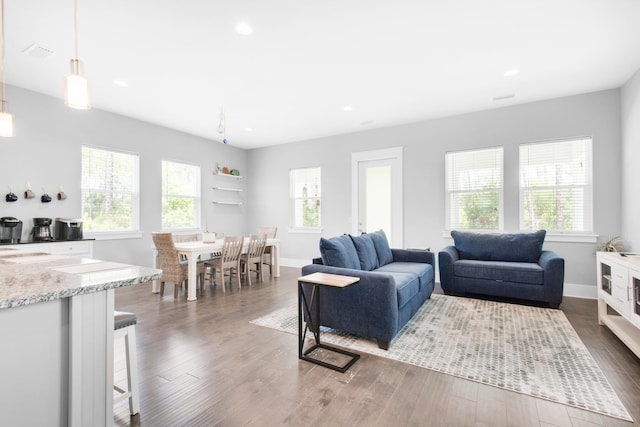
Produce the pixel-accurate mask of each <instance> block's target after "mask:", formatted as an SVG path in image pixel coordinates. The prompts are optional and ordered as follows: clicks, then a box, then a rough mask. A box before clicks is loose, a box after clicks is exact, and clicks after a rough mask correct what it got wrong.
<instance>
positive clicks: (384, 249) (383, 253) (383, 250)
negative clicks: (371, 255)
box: [363, 230, 393, 266]
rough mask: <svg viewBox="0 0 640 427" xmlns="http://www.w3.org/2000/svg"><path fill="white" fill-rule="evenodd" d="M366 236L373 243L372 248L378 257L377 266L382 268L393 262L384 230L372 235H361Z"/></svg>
mask: <svg viewBox="0 0 640 427" xmlns="http://www.w3.org/2000/svg"><path fill="white" fill-rule="evenodd" d="M363 235H366V236H368V237H369V238H370V239H371V240H372V241H373V246H374V247H375V248H376V254H377V255H378V266H383V265H386V264H389V263H390V262H393V254H392V253H391V248H390V247H389V241H388V240H387V235H386V234H385V233H384V230H378V231H374V232H373V233H366V234H363Z"/></svg>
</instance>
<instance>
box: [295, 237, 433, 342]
mask: <svg viewBox="0 0 640 427" xmlns="http://www.w3.org/2000/svg"><path fill="white" fill-rule="evenodd" d="M320 255H321V263H315V264H310V265H306V266H304V267H302V274H303V275H307V274H311V273H315V272H323V273H330V274H341V275H345V276H355V277H359V278H360V281H359V282H357V283H355V284H353V285H351V286H348V287H346V288H344V289H335V288H327V287H321V288H320V289H319V292H320V321H321V324H322V326H327V327H330V328H333V329H336V330H340V331H345V332H349V333H352V334H355V335H359V336H362V337H365V338H371V339H375V340H376V341H377V343H378V347H380V348H382V349H385V350H387V349H388V348H389V344H390V342H391V340H392V339H393V337H395V336H396V334H397V333H398V331H400V329H401V328H402V327H403V326H404V325H405V324H406V323H407V322H408V321H409V319H411V317H413V315H414V314H415V313H416V311H418V309H419V308H420V307H421V306H422V304H423V303H424V302H425V301H426V300H427V299H429V297H430V296H431V293H432V292H433V287H434V274H435V273H434V272H435V257H434V254H433V253H432V252H428V251H422V250H409V249H391V248H390V247H389V244H388V241H387V237H386V235H385V234H384V231H382V230H380V231H376V232H374V233H367V234H362V235H360V236H349V235H346V234H345V235H343V236H339V237H334V238H331V239H325V238H321V239H320ZM303 288H304V289H303V292H305V294H306V295H307V297H308V293H309V292H310V287H309V286H306V287H305V286H304V285H303ZM314 320H315V319H314Z"/></svg>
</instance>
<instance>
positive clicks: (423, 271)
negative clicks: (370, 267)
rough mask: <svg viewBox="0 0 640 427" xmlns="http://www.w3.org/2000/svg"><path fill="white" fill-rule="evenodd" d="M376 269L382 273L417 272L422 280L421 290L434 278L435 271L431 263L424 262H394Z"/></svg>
mask: <svg viewBox="0 0 640 427" xmlns="http://www.w3.org/2000/svg"><path fill="white" fill-rule="evenodd" d="M376 271H379V272H382V273H411V274H415V275H416V276H417V277H418V279H419V281H420V290H422V289H424V287H425V286H427V285H428V284H429V283H431V281H432V280H433V278H434V274H435V273H434V271H433V267H432V266H431V264H427V263H423V262H396V261H394V262H392V263H390V264H387V265H383V266H382V267H380V268H378V269H377V270H376Z"/></svg>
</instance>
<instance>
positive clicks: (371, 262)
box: [350, 234, 378, 271]
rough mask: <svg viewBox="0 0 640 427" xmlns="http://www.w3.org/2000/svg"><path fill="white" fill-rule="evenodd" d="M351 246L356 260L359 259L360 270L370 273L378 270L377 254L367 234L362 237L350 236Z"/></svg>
mask: <svg viewBox="0 0 640 427" xmlns="http://www.w3.org/2000/svg"><path fill="white" fill-rule="evenodd" d="M350 237H351V241H352V242H353V245H354V246H355V247H356V252H357V253H358V258H359V259H360V268H361V269H362V270H365V271H371V270H375V269H376V268H378V254H377V253H376V247H375V246H374V245H373V240H371V238H370V237H369V235H367V234H363V235H362V236H350Z"/></svg>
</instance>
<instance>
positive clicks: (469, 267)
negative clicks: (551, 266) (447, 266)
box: [453, 260, 544, 285]
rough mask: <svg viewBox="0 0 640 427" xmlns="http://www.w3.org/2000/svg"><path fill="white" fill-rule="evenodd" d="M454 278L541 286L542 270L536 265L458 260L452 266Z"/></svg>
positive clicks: (529, 263) (542, 280)
mask: <svg viewBox="0 0 640 427" xmlns="http://www.w3.org/2000/svg"><path fill="white" fill-rule="evenodd" d="M453 274H454V275H455V276H456V277H466V278H471V279H484V280H499V281H503V282H514V283H526V284H530V285H543V283H544V270H543V269H542V267H540V265H538V264H537V263H531V262H504V261H477V260H460V261H456V262H455V263H454V264H453Z"/></svg>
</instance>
